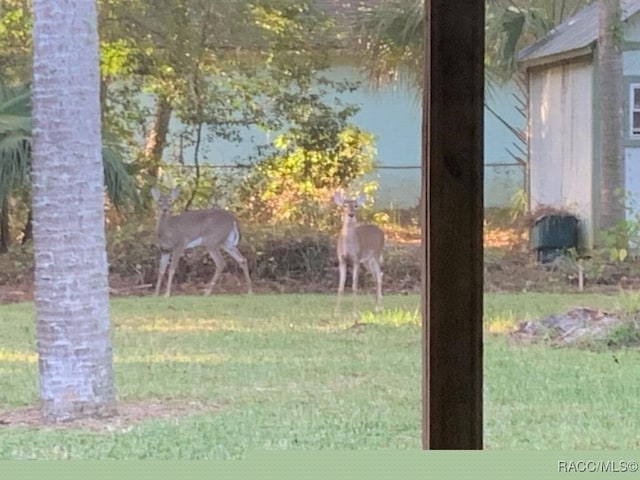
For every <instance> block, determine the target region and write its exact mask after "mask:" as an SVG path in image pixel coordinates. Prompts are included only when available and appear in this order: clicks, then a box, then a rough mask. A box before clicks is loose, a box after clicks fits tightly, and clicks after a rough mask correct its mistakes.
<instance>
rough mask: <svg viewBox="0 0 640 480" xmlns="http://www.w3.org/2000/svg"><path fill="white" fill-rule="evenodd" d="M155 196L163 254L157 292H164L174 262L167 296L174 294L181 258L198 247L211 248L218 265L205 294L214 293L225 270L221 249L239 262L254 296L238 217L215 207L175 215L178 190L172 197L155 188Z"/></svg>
mask: <svg viewBox="0 0 640 480" xmlns="http://www.w3.org/2000/svg"><path fill="white" fill-rule="evenodd" d="M151 195H152V196H153V199H154V200H155V201H156V203H157V205H158V223H157V226H156V233H157V236H158V246H159V247H160V251H161V254H160V264H159V266H158V283H157V284H156V289H155V294H156V295H158V294H159V293H160V285H161V283H162V277H164V273H165V271H166V269H167V265H169V260H170V259H171V265H169V277H168V279H167V291H166V292H165V296H166V297H168V296H169V295H170V294H171V282H172V280H173V275H174V273H175V271H176V267H177V266H178V262H179V261H180V257H182V255H183V253H184V251H185V249H187V248H193V247H197V246H198V245H203V246H204V247H205V248H206V249H207V251H208V252H209V255H211V258H212V259H213V262H214V263H215V265H216V271H215V273H214V274H213V278H212V279H211V283H210V284H209V287H208V288H207V290H206V292H205V295H209V294H210V293H211V290H212V289H213V287H214V285H215V284H216V282H217V281H218V278H219V277H220V274H221V273H222V270H223V269H224V265H225V261H224V258H223V256H222V253H221V252H220V249H222V250H224V251H225V252H227V253H228V254H229V255H231V257H232V258H233V259H234V260H235V261H236V262H238V264H239V265H240V268H242V271H243V272H244V276H245V279H246V281H247V287H248V293H251V277H250V276H249V268H248V267H247V259H246V258H245V257H244V256H243V255H242V254H241V253H240V251H239V250H238V248H237V245H238V241H239V240H240V231H239V230H238V222H237V220H236V217H235V216H234V215H233V214H231V213H229V212H227V211H225V210H220V209H218V208H212V209H209V210H191V211H186V212H182V213H180V214H179V215H173V216H172V215H171V213H170V210H171V205H172V204H173V201H174V200H175V199H176V197H177V196H178V190H177V188H173V189H172V190H171V193H170V194H168V195H167V194H160V193H159V192H158V190H156V189H155V188H153V189H152V190H151Z"/></svg>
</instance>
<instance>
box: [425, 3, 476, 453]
mask: <svg viewBox="0 0 640 480" xmlns="http://www.w3.org/2000/svg"><path fill="white" fill-rule="evenodd" d="M484 7H485V2H484V1H481V0H427V1H426V2H425V20H426V34H427V40H426V42H427V43H426V51H425V57H426V58H425V88H424V121H423V222H424V223H423V226H424V232H425V233H424V235H423V248H424V252H425V253H424V254H425V260H426V261H425V262H424V263H425V264H424V270H423V289H422V292H423V293H422V295H423V316H424V318H423V355H424V359H423V360H424V379H423V380H424V382H423V386H424V387H423V447H424V448H425V449H481V448H482V279H483V265H482V228H483V225H482V220H483V185H482V184H483V95H484V68H483V65H484V63H483V62H484Z"/></svg>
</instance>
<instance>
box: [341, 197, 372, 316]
mask: <svg viewBox="0 0 640 480" xmlns="http://www.w3.org/2000/svg"><path fill="white" fill-rule="evenodd" d="M333 201H334V202H335V203H336V204H337V205H339V206H340V207H342V229H341V230H340V234H339V235H338V244H337V253H338V269H339V272H340V278H339V283H338V300H337V304H336V311H339V310H340V300H341V297H342V293H343V292H344V284H345V281H346V279H347V262H348V261H350V262H351V264H352V269H353V271H352V275H353V277H352V289H353V295H354V297H355V295H356V294H357V293H358V273H359V270H360V264H361V263H364V264H365V266H366V267H367V269H368V270H369V271H370V272H371V274H372V275H373V277H374V278H375V280H376V286H377V288H376V310H378V309H379V308H380V304H381V302H382V270H381V264H382V249H383V247H384V232H383V231H382V230H381V229H380V228H379V227H377V226H376V225H369V224H367V225H358V224H357V220H356V211H357V210H358V208H359V207H361V206H362V205H364V202H365V197H364V195H363V194H361V195H360V196H358V197H357V198H355V199H347V198H345V197H344V196H343V194H342V192H340V191H337V192H335V193H334V195H333Z"/></svg>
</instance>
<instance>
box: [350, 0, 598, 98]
mask: <svg viewBox="0 0 640 480" xmlns="http://www.w3.org/2000/svg"><path fill="white" fill-rule="evenodd" d="M587 3H589V0H489V1H487V2H486V9H487V15H486V34H485V35H486V36H485V45H486V56H485V72H486V75H487V80H488V81H489V82H490V85H495V84H497V83H499V82H500V81H502V80H504V79H506V78H510V77H512V76H513V74H514V73H515V71H516V69H517V64H516V54H517V52H518V50H519V49H520V48H522V47H524V46H526V45H527V44H529V43H532V42H534V41H535V40H537V39H539V38H541V37H542V36H544V35H545V34H546V33H547V32H548V31H549V30H551V29H552V28H553V27H554V26H556V25H558V24H559V23H561V22H563V21H564V20H566V19H567V18H568V17H570V16H571V15H573V14H574V13H576V12H577V11H578V10H580V9H581V8H582V7H584V6H585V5H586V4H587ZM423 9H424V0H388V1H385V2H383V3H381V4H380V6H379V7H376V8H373V9H371V10H370V11H368V12H366V14H365V15H363V16H361V17H360V18H361V20H358V21H357V22H356V23H355V25H354V30H355V35H356V37H357V39H358V43H359V44H360V45H362V46H363V47H364V48H365V52H366V56H365V57H364V58H365V67H366V69H367V71H368V72H369V74H370V75H371V77H372V79H373V80H374V81H375V82H379V81H384V80H385V79H395V78H396V77H397V76H398V73H399V72H404V73H406V74H407V75H408V78H409V80H410V81H411V82H412V83H413V84H414V85H416V86H417V87H419V88H420V89H421V88H422V72H423V56H424V42H423V32H424V15H423V11H424V10H423Z"/></svg>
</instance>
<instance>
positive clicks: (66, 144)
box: [32, 0, 115, 422]
mask: <svg viewBox="0 0 640 480" xmlns="http://www.w3.org/2000/svg"><path fill="white" fill-rule="evenodd" d="M33 14H34V17H33V18H34V22H33V62H34V63H33V90H32V95H33V235H34V256H35V303H36V343H37V350H38V355H39V370H40V377H39V378H40V399H41V408H42V414H43V417H44V418H45V420H47V421H52V422H57V421H65V420H72V419H75V418H81V417H102V416H109V415H112V414H114V413H115V390H114V385H113V366H112V349H111V339H110V326H109V303H108V302H109V295H108V282H107V258H106V253H105V233H104V211H103V203H102V202H103V168H102V159H101V135H100V92H99V88H100V81H99V72H98V37H97V15H96V5H95V1H89V0H66V1H65V2H51V1H49V0H33Z"/></svg>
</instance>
